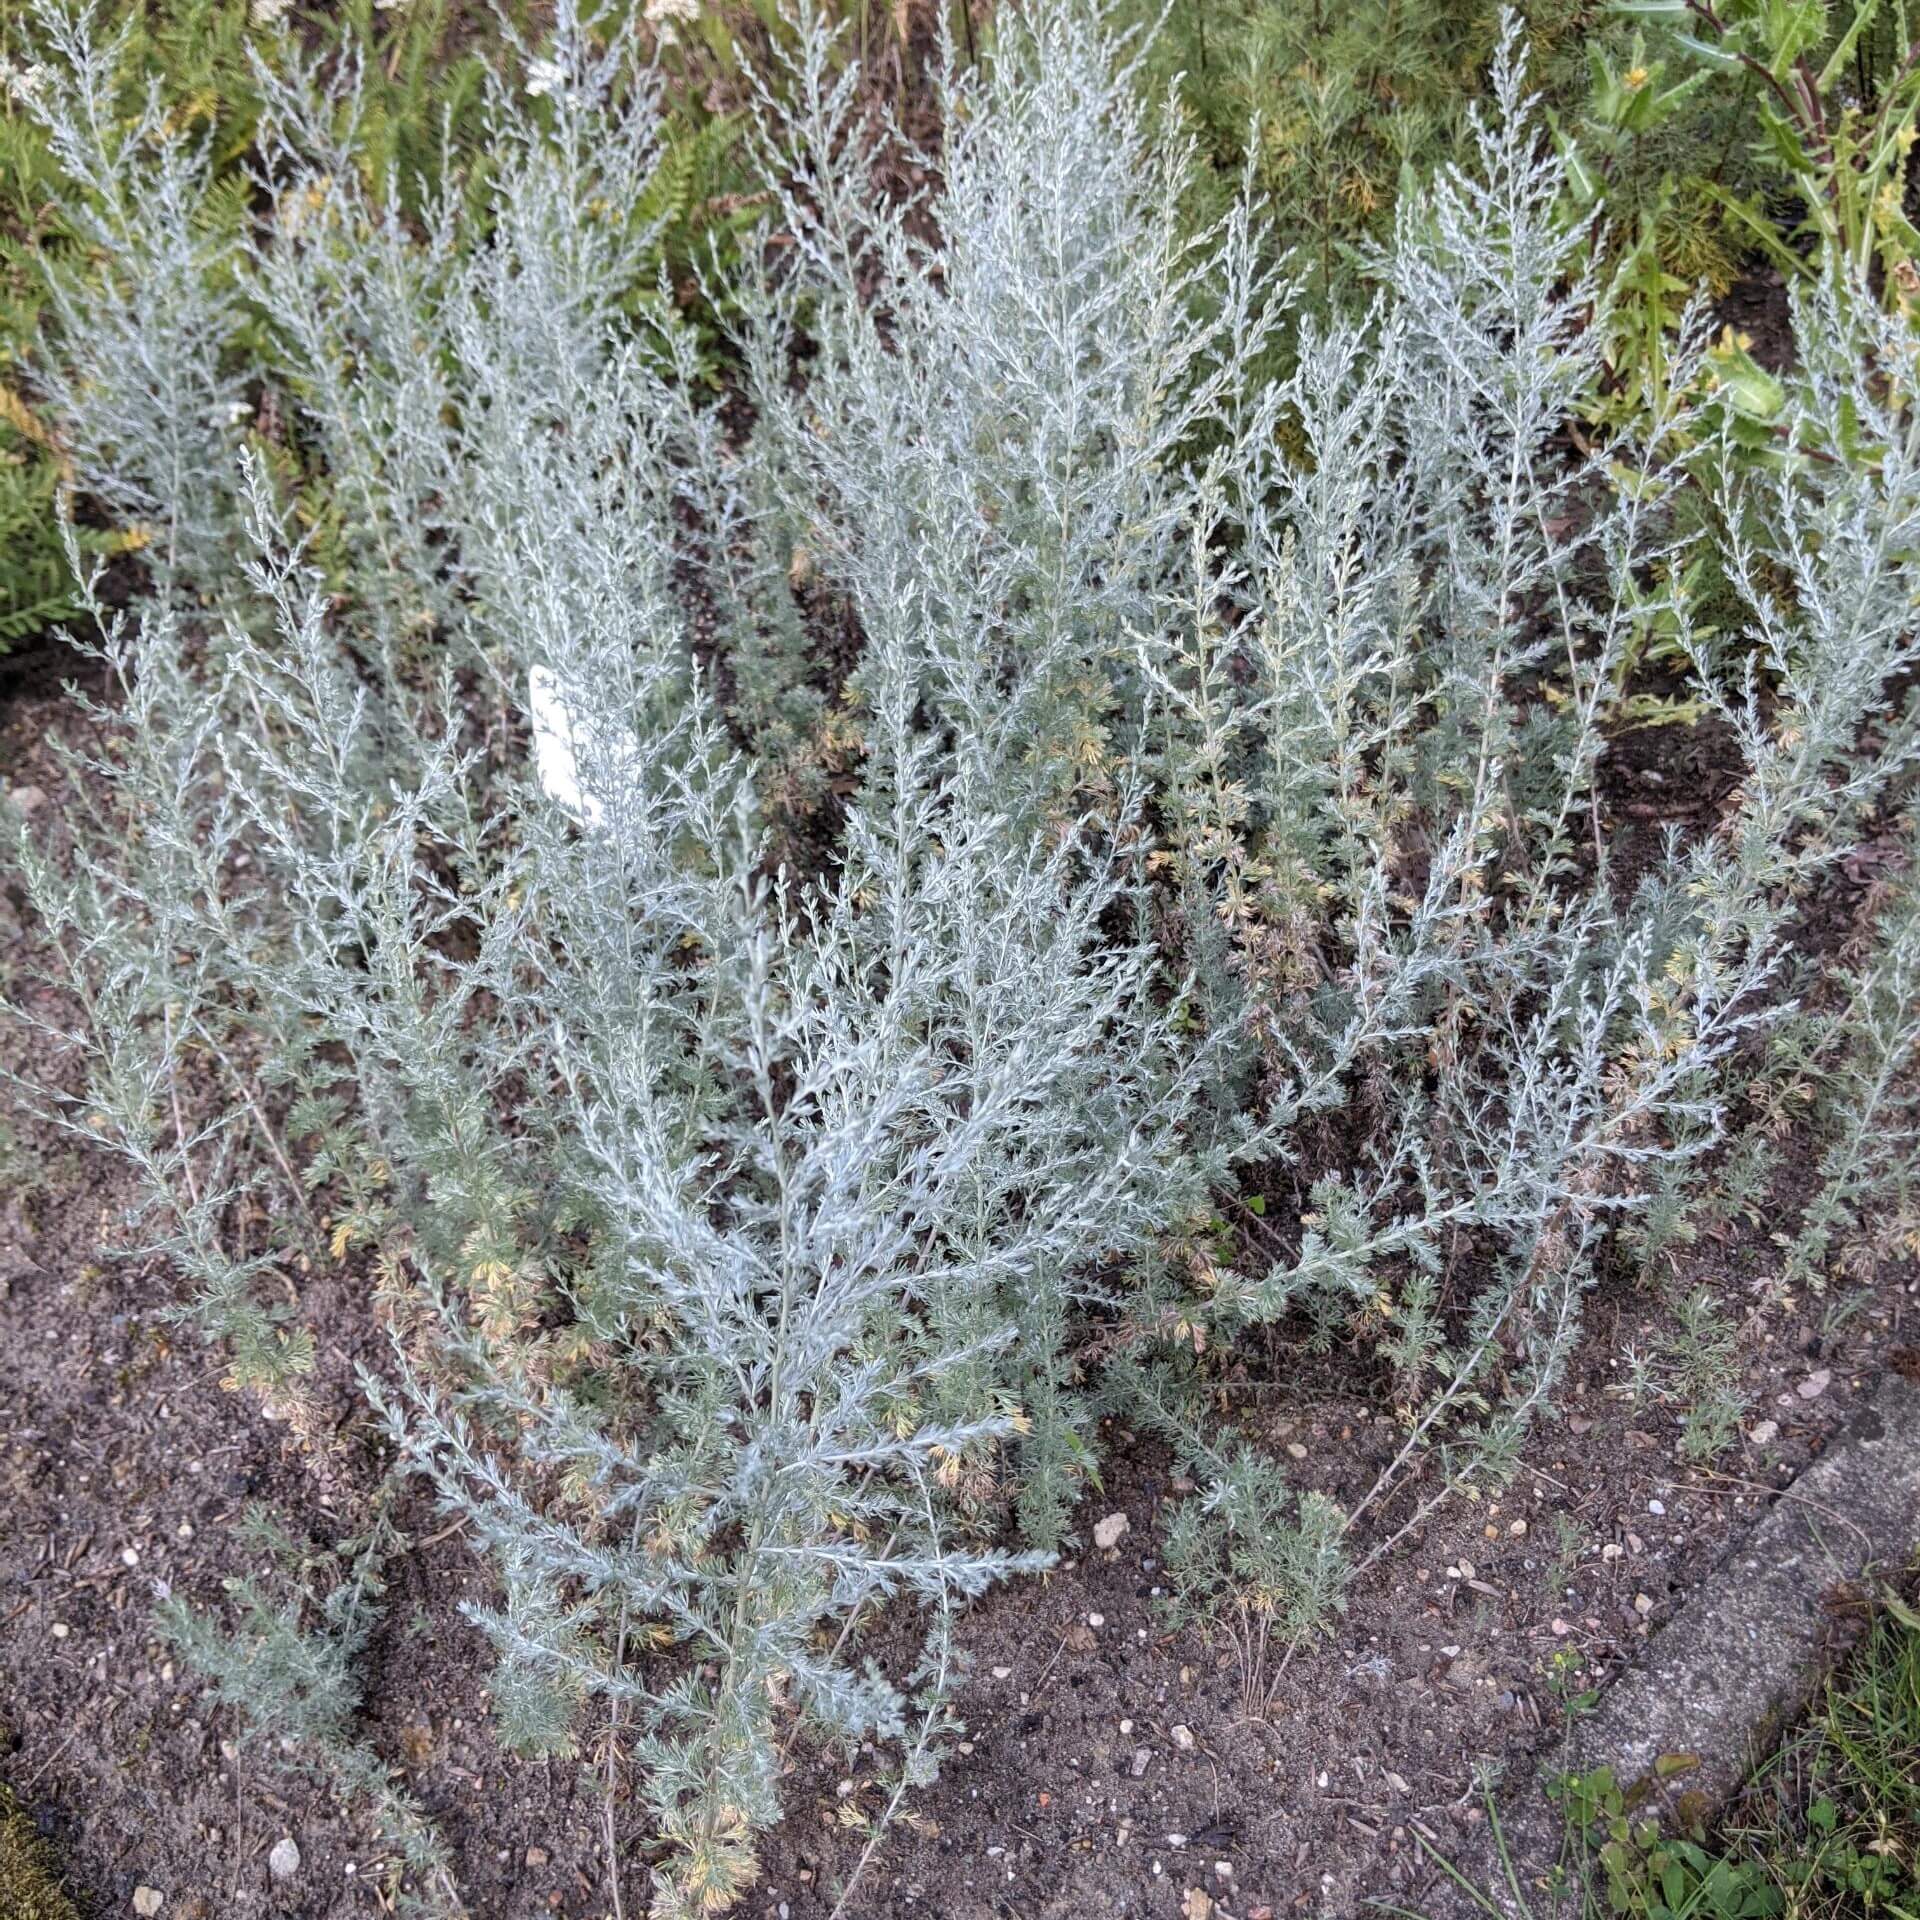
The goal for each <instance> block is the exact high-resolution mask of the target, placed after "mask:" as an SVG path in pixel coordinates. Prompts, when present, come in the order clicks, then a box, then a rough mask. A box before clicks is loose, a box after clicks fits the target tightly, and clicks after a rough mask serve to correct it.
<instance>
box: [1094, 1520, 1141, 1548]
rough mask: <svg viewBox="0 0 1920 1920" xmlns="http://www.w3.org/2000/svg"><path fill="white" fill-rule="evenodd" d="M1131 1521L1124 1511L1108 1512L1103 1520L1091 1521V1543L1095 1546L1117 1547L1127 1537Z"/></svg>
mask: <svg viewBox="0 0 1920 1920" xmlns="http://www.w3.org/2000/svg"><path fill="white" fill-rule="evenodd" d="M1131 1525H1132V1523H1131V1522H1130V1521H1129V1520H1128V1518H1127V1516H1126V1515H1125V1514H1124V1513H1110V1514H1108V1515H1107V1517H1106V1518H1105V1519H1104V1520H1096V1521H1095V1522H1094V1523H1093V1544H1094V1545H1095V1546H1096V1547H1102V1548H1112V1547H1117V1546H1118V1545H1119V1544H1120V1542H1121V1541H1122V1540H1124V1539H1125V1538H1126V1537H1127V1534H1128V1531H1129V1530H1130V1528H1131Z"/></svg>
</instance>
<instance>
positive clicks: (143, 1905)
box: [133, 1887, 167, 1920]
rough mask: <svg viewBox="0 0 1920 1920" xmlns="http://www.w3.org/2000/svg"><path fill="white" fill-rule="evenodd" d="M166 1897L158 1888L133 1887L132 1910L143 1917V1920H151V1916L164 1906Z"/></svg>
mask: <svg viewBox="0 0 1920 1920" xmlns="http://www.w3.org/2000/svg"><path fill="white" fill-rule="evenodd" d="M166 1899H167V1897H166V1895H165V1894H163V1893H162V1892H161V1891H160V1889H159V1888H158V1887H135V1888H134V1890H133V1910H134V1912H135V1913H137V1914H140V1915H142V1916H143V1920H153V1916H154V1915H155V1914H156V1913H158V1912H159V1911H160V1909H161V1908H162V1907H163V1906H165V1905H166Z"/></svg>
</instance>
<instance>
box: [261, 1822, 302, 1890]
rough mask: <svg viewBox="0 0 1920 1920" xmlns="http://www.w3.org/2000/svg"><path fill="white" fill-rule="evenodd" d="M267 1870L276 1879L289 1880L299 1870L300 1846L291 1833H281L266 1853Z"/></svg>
mask: <svg viewBox="0 0 1920 1920" xmlns="http://www.w3.org/2000/svg"><path fill="white" fill-rule="evenodd" d="M267 1871H268V1872H269V1873H270V1874H272V1875H273V1877H274V1878H275V1879H276V1880H291V1879H292V1878H293V1876H294V1875H295V1874H296V1873H298V1872H299V1871H300V1847H299V1844H298V1842H296V1841H295V1839H294V1837H293V1835H292V1834H290V1833H288V1834H283V1835H282V1836H281V1837H280V1838H279V1839H278V1840H276V1841H275V1842H274V1843H273V1851H272V1852H271V1853H270V1854H268V1855H267Z"/></svg>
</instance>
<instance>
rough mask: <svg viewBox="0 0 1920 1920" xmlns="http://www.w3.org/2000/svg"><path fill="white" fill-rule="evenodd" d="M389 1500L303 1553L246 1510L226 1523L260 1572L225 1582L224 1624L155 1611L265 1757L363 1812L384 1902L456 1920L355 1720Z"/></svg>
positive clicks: (436, 1860)
mask: <svg viewBox="0 0 1920 1920" xmlns="http://www.w3.org/2000/svg"><path fill="white" fill-rule="evenodd" d="M390 1498H391V1488H390V1487H389V1488H383V1489H382V1490H381V1492H380V1493H379V1494H377V1495H376V1496H375V1510H374V1514H373V1517H372V1520H371V1522H370V1523H369V1526H368V1528H367V1531H366V1533H365V1534H364V1535H363V1536H361V1537H360V1538H358V1539H353V1540H347V1541H343V1542H342V1543H341V1544H340V1545H339V1546H338V1547H335V1548H327V1549H321V1550H319V1551H303V1550H302V1549H301V1548H300V1547H299V1545H298V1544H297V1543H296V1542H295V1541H293V1540H291V1539H289V1538H288V1536H287V1534H286V1533H285V1532H284V1530H283V1529H282V1528H281V1527H280V1526H279V1525H278V1524H277V1523H276V1522H275V1521H274V1520H273V1518H272V1516H271V1515H269V1514H267V1513H266V1512H264V1511H263V1510H262V1509H260V1508H257V1507H254V1508H249V1509H248V1510H247V1512H246V1513H245V1514H244V1515H243V1516H242V1517H241V1520H240V1523H239V1528H238V1531H239V1532H240V1534H241V1535H242V1537H243V1539H244V1540H245V1541H246V1543H247V1545H248V1546H249V1547H251V1548H252V1549H253V1550H254V1552H255V1553H256V1554H257V1555H258V1556H259V1557H260V1558H261V1559H262V1560H263V1561H265V1562H266V1563H268V1564H269V1565H270V1566H271V1568H272V1573H271V1574H270V1575H256V1574H247V1575H243V1576H242V1577H241V1578H240V1579H238V1580H233V1581H229V1582H228V1583H227V1590H228V1595H229V1599H230V1603H231V1606H232V1608H233V1610H234V1611H235V1613H236V1614H237V1619H236V1620H235V1623H234V1625H233V1626H232V1628H231V1629H230V1630H226V1629H223V1628H221V1627H220V1626H218V1625H216V1624H215V1623H214V1621H213V1620H212V1619H210V1618H209V1617H207V1616H206V1615H203V1614H200V1613H197V1612H195V1611H194V1610H193V1609H192V1608H191V1607H189V1606H187V1605H186V1604H185V1603H184V1602H183V1601H181V1600H180V1599H179V1598H178V1596H176V1595H168V1596H167V1597H166V1598H165V1599H163V1600H162V1601H161V1603H160V1606H159V1609H158V1619H159V1624H160V1627H161V1630H162V1631H163V1632H164V1633H165V1634H166V1635H167V1637H168V1639H170V1640H171V1641H172V1642H173V1643H174V1645H175V1646H176V1647H178V1648H179V1650H180V1651H181V1653H183V1654H184V1655H185V1656H186V1658H187V1659H188V1660H190V1661H191V1662H192V1663H193V1665H194V1666H196V1667H197V1668H199V1670H200V1671H201V1672H202V1673H203V1674H205V1675H206V1676H207V1678H208V1679H209V1680H210V1681H211V1682H212V1683H213V1685H214V1688H215V1690H216V1691H217V1693H218V1695H219V1697H220V1699H221V1701H222V1703H223V1704H225V1705H227V1706H230V1707H233V1708H234V1709H235V1710H236V1712H237V1715H238V1718H239V1725H240V1727H241V1729H242V1731H243V1732H244V1733H245V1734H246V1735H247V1736H248V1737H250V1738H251V1739H253V1740H256V1741H258V1742H259V1743H260V1744H261V1745H262V1746H263V1747H264V1748H265V1749H266V1752H267V1756H268V1757H269V1758H270V1759H271V1760H272V1761H274V1762H277V1763H278V1764H280V1765H282V1766H287V1767H291V1768H295V1769H298V1770H300V1771H302V1772H305V1773H307V1774H310V1775H311V1776H313V1777H314V1778H316V1779H319V1780H322V1781H325V1782H327V1783H329V1784H331V1785H333V1786H334V1787H336V1788H337V1789H338V1791H339V1792H340V1793H341V1794H342V1796H343V1797H344V1798H345V1799H346V1800H348V1801H349V1802H350V1803H351V1804H353V1805H354V1806H355V1807H356V1808H358V1809H359V1810H361V1811H364V1812H365V1813H367V1814H369V1815H370V1816H371V1818H372V1819H373V1821H374V1823H375V1825H376V1827H377V1828H378V1831H379V1834H380V1839H381V1841H382V1843H383V1845H385V1846H387V1847H390V1848H391V1849H392V1850H393V1854H394V1858H393V1860H392V1861H391V1862H390V1863H388V1864H387V1865H386V1866H385V1867H384V1868H382V1869H381V1870H380V1871H379V1872H378V1874H377V1878H378V1879H379V1880H380V1881H381V1883H382V1887H383V1892H384V1894H385V1897H386V1899H387V1901H388V1902H389V1903H390V1904H391V1909H392V1911H394V1912H396V1913H402V1914H412V1915H423V1916H424V1915H432V1916H438V1917H439V1920H461V1916H462V1915H463V1914H464V1912H465V1908H464V1907H463V1906H462V1905H461V1902H460V1897H459V1894H458V1892H457V1890H456V1889H455V1886H454V1881H453V1870H452V1862H451V1861H450V1859H449V1857H448V1853H447V1848H446V1844H445V1842H444V1841H443V1840H442V1839H441V1837H440V1834H439V1833H438V1831H437V1830H436V1829H435V1827H434V1825H433V1823H432V1821H431V1820H430V1819H429V1818H428V1816H427V1814H426V1811H425V1809H424V1808H422V1807H421V1806H420V1804H419V1802H418V1801H416V1800H415V1799H414V1797H413V1796H412V1794H410V1793H409V1792H408V1791H407V1789H406V1787H405V1786H404V1785H403V1784H402V1783H401V1781H400V1780H399V1779H398V1778H397V1777H396V1776H395V1773H394V1770H393V1769H392V1768H391V1767H389V1766H388V1765H387V1764H386V1763H385V1762H384V1761H382V1760H381V1759H380V1757H379V1755H378V1754H376V1753H375V1752H374V1751H373V1749H372V1748H371V1747H370V1746H369V1745H368V1744H367V1742H366V1740H365V1739H364V1738H363V1737H362V1736H361V1734H360V1733H359V1732H358V1731H357V1730H356V1727H355V1721H356V1720H357V1718H358V1716H359V1712H360V1684H359V1681H358V1679H357V1677H356V1676H355V1673H354V1668H355V1665H356V1663H357V1662H358V1660H359V1658H360V1655H361V1653H362V1652H363V1651H364V1649H365V1647H366V1644H367V1641H368V1639H369V1638H370V1637H371V1635H372V1633H373V1630H374V1628H375V1626H376V1625H377V1624H378V1622H379V1617H380V1602H381V1599H382V1596H383V1595H384V1593H385V1591H386V1579H385V1574H384V1568H385V1566H386V1565H387V1563H388V1562H390V1561H391V1560H392V1559H393V1557H394V1556H395V1555H396V1554H397V1553H399V1552H401V1551H403V1550H404V1548H405V1546H406V1544H407V1543H406V1540H405V1539H404V1537H403V1536H401V1535H400V1534H399V1533H398V1532H397V1531H396V1530H395V1528H394V1526H393V1523H392V1520H391V1518H390V1517H389V1515H388V1512H387V1507H388V1504H389V1503H390Z"/></svg>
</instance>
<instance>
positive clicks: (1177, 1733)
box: [1172, 1727, 1193, 1753]
mask: <svg viewBox="0 0 1920 1920" xmlns="http://www.w3.org/2000/svg"><path fill="white" fill-rule="evenodd" d="M1172 1731H1173V1744H1174V1745H1175V1746H1176V1747H1178V1748H1179V1749H1180V1751H1181V1752H1182V1753H1185V1752H1187V1751H1189V1750H1190V1749H1191V1748H1192V1746H1193V1729H1192V1728H1191V1727H1175V1728H1174V1729H1173V1730H1172Z"/></svg>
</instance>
